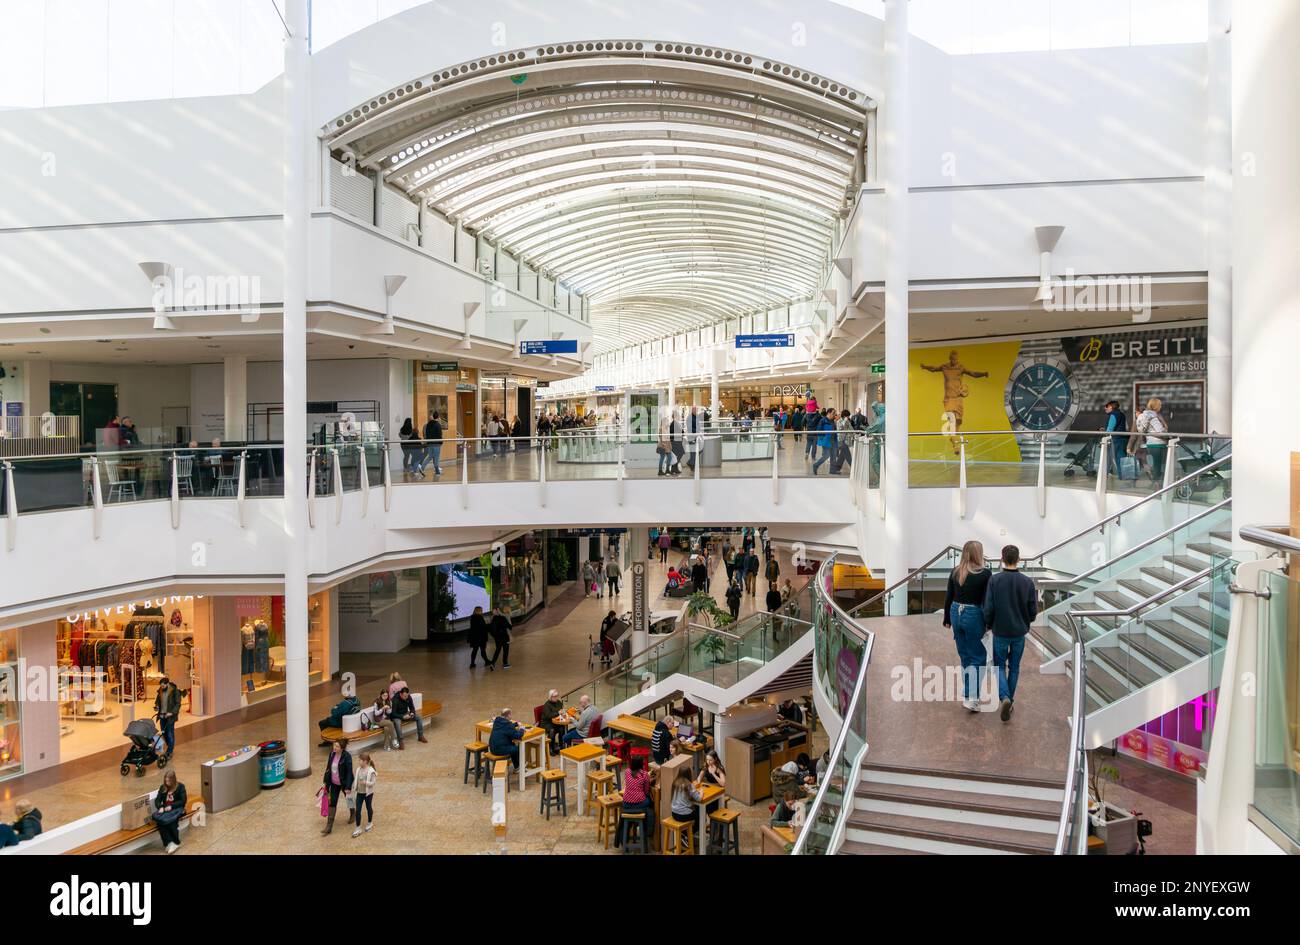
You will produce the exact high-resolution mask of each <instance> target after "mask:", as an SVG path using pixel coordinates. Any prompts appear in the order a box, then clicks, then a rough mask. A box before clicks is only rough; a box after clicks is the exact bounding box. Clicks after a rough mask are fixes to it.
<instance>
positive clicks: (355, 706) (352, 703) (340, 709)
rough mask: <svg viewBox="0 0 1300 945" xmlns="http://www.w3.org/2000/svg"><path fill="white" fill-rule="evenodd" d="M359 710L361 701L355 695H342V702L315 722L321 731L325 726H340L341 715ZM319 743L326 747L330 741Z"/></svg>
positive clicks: (341, 724)
mask: <svg viewBox="0 0 1300 945" xmlns="http://www.w3.org/2000/svg"><path fill="white" fill-rule="evenodd" d="M360 711H361V703H360V702H358V701H357V697H356V696H344V697H343V701H342V702H340V703H339V704H338V705H336V706H335V707H334V708H332V709H330V714H329V718H326V719H321V720H320V721H319V722H317V723H316V724H317V726H319V727H320V730H321V731H322V732H323V731H325V729H327V728H342V727H343V716H345V715H352V714H353V713H354V712H360ZM320 744H321V747H322V748H328V747H329V744H330V743H329V741H328V740H325V741H322V742H321V743H320Z"/></svg>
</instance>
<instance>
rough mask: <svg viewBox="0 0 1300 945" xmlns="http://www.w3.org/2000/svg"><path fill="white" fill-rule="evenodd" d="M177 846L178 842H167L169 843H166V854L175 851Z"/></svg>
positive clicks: (178, 845)
mask: <svg viewBox="0 0 1300 945" xmlns="http://www.w3.org/2000/svg"><path fill="white" fill-rule="evenodd" d="M179 847H180V844H179V843H169V844H167V853H168V855H171V854H172V853H175V852H176V850H177V849H178V848H179Z"/></svg>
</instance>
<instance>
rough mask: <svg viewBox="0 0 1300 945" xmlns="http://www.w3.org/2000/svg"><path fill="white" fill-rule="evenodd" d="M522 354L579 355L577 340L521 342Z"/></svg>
mask: <svg viewBox="0 0 1300 945" xmlns="http://www.w3.org/2000/svg"><path fill="white" fill-rule="evenodd" d="M519 353H520V354H577V353H578V339H577V338H561V339H559V340H558V341H557V340H554V339H551V340H545V341H521V342H519Z"/></svg>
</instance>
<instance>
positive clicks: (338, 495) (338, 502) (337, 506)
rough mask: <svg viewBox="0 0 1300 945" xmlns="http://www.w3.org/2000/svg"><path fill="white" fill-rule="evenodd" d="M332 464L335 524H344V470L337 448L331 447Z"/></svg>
mask: <svg viewBox="0 0 1300 945" xmlns="http://www.w3.org/2000/svg"><path fill="white" fill-rule="evenodd" d="M330 462H331V464H332V465H333V467H334V524H335V525H342V524H343V468H342V466H340V465H339V450H338V447H337V446H331V447H330Z"/></svg>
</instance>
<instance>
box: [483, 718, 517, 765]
mask: <svg viewBox="0 0 1300 945" xmlns="http://www.w3.org/2000/svg"><path fill="white" fill-rule="evenodd" d="M523 737H524V727H523V726H522V725H520V724H519V723H518V722H516V721H515V720H514V719H513V718H511V717H510V710H509V709H502V710H501V714H500V715H498V716H497V717H496V718H495V719H493V720H492V732H491V734H490V735H488V751H490V752H492V754H494V755H506V756H507V757H509V759H510V762H511V764H513V765H514V766H515V770H516V771H518V770H519V744H518V743H519V739H521V738H523Z"/></svg>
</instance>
